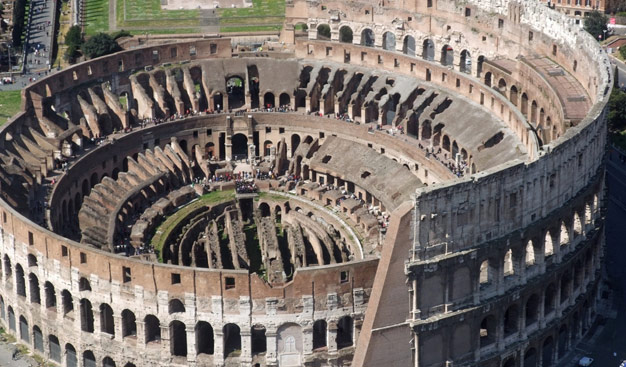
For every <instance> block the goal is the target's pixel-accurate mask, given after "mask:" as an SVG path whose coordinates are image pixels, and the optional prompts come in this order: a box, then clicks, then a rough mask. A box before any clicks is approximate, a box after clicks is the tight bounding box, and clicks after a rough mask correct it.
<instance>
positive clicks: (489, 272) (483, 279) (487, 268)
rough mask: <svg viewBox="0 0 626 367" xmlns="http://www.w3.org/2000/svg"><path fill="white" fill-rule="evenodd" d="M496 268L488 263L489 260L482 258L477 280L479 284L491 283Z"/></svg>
mask: <svg viewBox="0 0 626 367" xmlns="http://www.w3.org/2000/svg"><path fill="white" fill-rule="evenodd" d="M496 272H497V269H495V268H494V267H493V264H491V263H490V260H489V259H487V260H484V261H483V262H482V263H481V264H480V276H479V278H478V279H479V282H480V284H481V285H485V286H486V285H490V284H492V283H493V280H494V275H495V274H496Z"/></svg>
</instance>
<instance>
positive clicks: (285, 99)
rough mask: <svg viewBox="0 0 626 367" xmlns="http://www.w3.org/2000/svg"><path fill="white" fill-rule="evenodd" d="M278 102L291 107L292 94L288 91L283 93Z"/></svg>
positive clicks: (284, 106)
mask: <svg viewBox="0 0 626 367" xmlns="http://www.w3.org/2000/svg"><path fill="white" fill-rule="evenodd" d="M278 103H279V105H280V107H282V108H291V96H289V94H287V93H281V94H280V96H278Z"/></svg>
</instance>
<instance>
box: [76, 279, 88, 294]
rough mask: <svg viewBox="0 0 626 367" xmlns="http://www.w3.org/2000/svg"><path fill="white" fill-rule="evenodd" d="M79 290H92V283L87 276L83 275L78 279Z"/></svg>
mask: <svg viewBox="0 0 626 367" xmlns="http://www.w3.org/2000/svg"><path fill="white" fill-rule="evenodd" d="M78 290H79V291H81V292H82V291H91V284H90V283H89V281H88V280H87V278H85V277H81V278H80V279H79V280H78Z"/></svg>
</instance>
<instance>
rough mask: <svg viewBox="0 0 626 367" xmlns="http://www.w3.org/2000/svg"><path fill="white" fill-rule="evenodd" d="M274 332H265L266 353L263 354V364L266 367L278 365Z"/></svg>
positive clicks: (276, 340)
mask: <svg viewBox="0 0 626 367" xmlns="http://www.w3.org/2000/svg"><path fill="white" fill-rule="evenodd" d="M276 336H277V335H276V331H275V330H272V331H267V330H266V331H265V338H266V340H267V351H266V352H265V363H266V365H267V366H276V365H277V364H278V359H277V357H278V356H277V348H278V344H277V343H278V339H277V338H276Z"/></svg>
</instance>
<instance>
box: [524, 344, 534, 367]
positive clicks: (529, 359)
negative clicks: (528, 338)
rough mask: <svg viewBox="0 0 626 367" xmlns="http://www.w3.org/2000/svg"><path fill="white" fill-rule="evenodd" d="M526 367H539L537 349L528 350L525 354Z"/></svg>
mask: <svg viewBox="0 0 626 367" xmlns="http://www.w3.org/2000/svg"><path fill="white" fill-rule="evenodd" d="M524 367H537V349H535V348H528V349H527V350H526V352H525V353H524Z"/></svg>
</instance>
